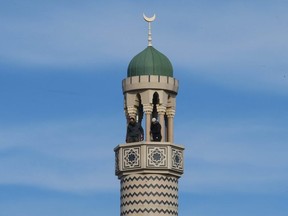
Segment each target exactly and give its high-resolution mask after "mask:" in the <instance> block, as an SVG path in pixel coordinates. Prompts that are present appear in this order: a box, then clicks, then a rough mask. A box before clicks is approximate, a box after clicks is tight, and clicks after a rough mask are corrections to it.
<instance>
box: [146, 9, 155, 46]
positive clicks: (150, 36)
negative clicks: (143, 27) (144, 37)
mask: <svg viewBox="0 0 288 216" xmlns="http://www.w3.org/2000/svg"><path fill="white" fill-rule="evenodd" d="M143 18H144V20H145V21H146V22H148V46H152V32H151V22H153V21H154V20H155V18H156V15H155V14H154V15H153V16H152V17H147V16H146V15H145V14H144V13H143Z"/></svg>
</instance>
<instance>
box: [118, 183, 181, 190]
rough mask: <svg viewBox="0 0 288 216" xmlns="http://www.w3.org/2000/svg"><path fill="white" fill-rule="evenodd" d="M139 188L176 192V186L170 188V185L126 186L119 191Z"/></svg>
mask: <svg viewBox="0 0 288 216" xmlns="http://www.w3.org/2000/svg"><path fill="white" fill-rule="evenodd" d="M139 188H142V189H151V188H153V189H155V188H158V189H169V190H175V191H178V187H176V186H171V185H163V184H157V183H156V184H154V185H153V184H149V185H148V184H144V185H128V186H124V187H122V188H121V191H123V190H130V189H139Z"/></svg>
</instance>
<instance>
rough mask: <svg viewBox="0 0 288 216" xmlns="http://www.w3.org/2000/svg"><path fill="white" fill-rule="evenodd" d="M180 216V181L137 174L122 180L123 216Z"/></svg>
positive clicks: (161, 176)
mask: <svg viewBox="0 0 288 216" xmlns="http://www.w3.org/2000/svg"><path fill="white" fill-rule="evenodd" d="M126 215H127V216H128V215H129V216H144V215H145V216H146V215H147V216H149V215H151V216H152V215H153V216H158V215H159V216H161V215H162V216H163V215H173V216H174V215H178V179H177V177H173V176H166V175H158V174H141V175H140V174H135V175H129V176H125V177H123V178H122V179H121V216H126Z"/></svg>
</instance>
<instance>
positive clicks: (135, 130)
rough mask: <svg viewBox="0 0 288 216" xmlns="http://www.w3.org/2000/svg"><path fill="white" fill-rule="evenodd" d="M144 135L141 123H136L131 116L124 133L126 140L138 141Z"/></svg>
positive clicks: (128, 141)
mask: <svg viewBox="0 0 288 216" xmlns="http://www.w3.org/2000/svg"><path fill="white" fill-rule="evenodd" d="M143 137H144V130H143V128H142V126H141V124H139V123H137V122H136V121H135V119H134V118H133V117H131V118H130V120H129V123H128V126H127V133H126V142H127V143H131V142H139V141H142V140H143Z"/></svg>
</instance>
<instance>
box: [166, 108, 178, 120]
mask: <svg viewBox="0 0 288 216" xmlns="http://www.w3.org/2000/svg"><path fill="white" fill-rule="evenodd" d="M175 113H176V111H175V109H171V108H169V109H167V110H166V114H167V116H168V117H172V118H173V117H174V116H175Z"/></svg>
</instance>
